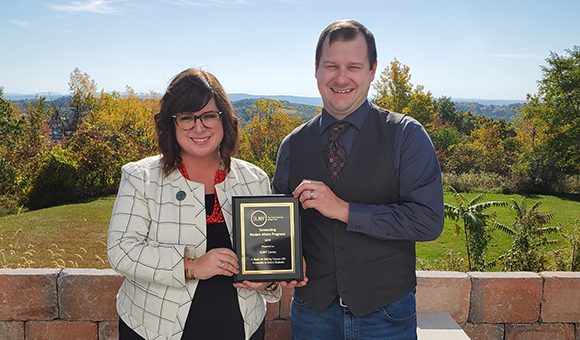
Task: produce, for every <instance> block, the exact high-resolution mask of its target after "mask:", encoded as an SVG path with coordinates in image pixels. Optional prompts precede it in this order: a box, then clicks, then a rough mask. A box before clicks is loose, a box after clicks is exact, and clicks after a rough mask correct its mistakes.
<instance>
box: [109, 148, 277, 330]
mask: <svg viewBox="0 0 580 340" xmlns="http://www.w3.org/2000/svg"><path fill="white" fill-rule="evenodd" d="M162 170H163V164H162V162H161V156H155V157H150V158H145V159H143V160H140V161H138V162H134V163H129V164H126V165H125V166H123V174H122V178H121V184H120V186H119V192H118V195H117V200H116V202H115V206H114V208H113V214H112V217H111V223H110V226H109V236H108V246H107V253H108V257H109V262H110V264H111V266H112V267H113V269H115V270H116V271H117V272H119V273H121V274H122V275H124V276H125V277H126V278H125V281H124V282H123V284H122V286H121V289H120V290H119V294H118V296H117V311H118V312H119V316H120V317H121V319H122V320H123V321H124V322H125V323H126V324H127V325H128V326H129V327H131V328H132V329H134V330H135V331H136V332H137V333H138V334H139V335H141V336H142V337H143V338H145V339H180V338H181V334H182V333H183V328H184V327H185V320H186V319H187V314H188V312H189V308H190V305H191V301H192V299H193V296H194V294H195V289H196V287H197V284H198V282H199V280H190V281H186V280H185V273H184V263H183V261H184V259H183V258H184V256H188V257H191V258H198V257H200V256H201V255H203V254H204V253H205V252H206V237H207V234H206V220H205V219H206V217H205V190H204V185H203V184H200V183H196V182H191V181H188V180H186V179H185V178H184V177H183V176H182V175H181V173H180V172H179V170H175V171H174V172H173V173H171V174H170V175H169V176H167V177H165V176H164V175H163V171H162ZM178 192H179V193H180V194H179V195H178ZM183 193H185V198H183ZM269 193H270V182H269V179H268V176H267V175H266V173H265V172H264V171H262V170H261V169H260V168H258V167H256V166H255V165H252V164H250V163H248V162H245V161H242V160H239V159H234V158H232V163H231V170H230V172H229V173H228V174H227V176H226V179H225V180H224V181H223V182H222V183H220V184H218V185H216V194H217V196H218V200H219V202H220V205H221V208H222V212H223V215H224V219H225V222H226V225H227V227H228V230H229V232H230V238H232V236H233V234H232V202H231V197H232V196H235V195H262V194H269ZM177 196H180V197H179V198H180V199H181V200H180V199H178V198H177ZM237 290H238V301H239V305H240V312H241V314H242V317H243V319H244V329H245V333H246V339H249V338H250V336H251V335H252V334H253V333H254V332H255V331H256V329H257V328H258V327H259V326H260V324H261V322H262V320H263V318H264V315H265V314H266V303H265V301H266V300H267V301H268V302H276V301H278V300H279V299H280V295H281V290H280V289H278V290H277V291H274V292H272V293H270V292H266V291H262V292H260V293H258V292H256V291H250V290H247V289H241V288H237Z"/></svg>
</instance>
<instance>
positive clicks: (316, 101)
mask: <svg viewBox="0 0 580 340" xmlns="http://www.w3.org/2000/svg"><path fill="white" fill-rule="evenodd" d="M228 98H229V99H230V100H231V101H232V102H234V101H238V100H244V99H253V100H256V99H260V98H268V99H274V100H279V101H281V102H289V103H298V104H304V105H313V106H322V99H321V98H320V97H299V96H284V95H275V96H272V95H253V94H247V93H228Z"/></svg>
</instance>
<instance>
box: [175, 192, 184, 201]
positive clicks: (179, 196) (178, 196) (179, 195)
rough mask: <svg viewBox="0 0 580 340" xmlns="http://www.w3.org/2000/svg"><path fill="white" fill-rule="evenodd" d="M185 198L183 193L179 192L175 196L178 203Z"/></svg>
mask: <svg viewBox="0 0 580 340" xmlns="http://www.w3.org/2000/svg"><path fill="white" fill-rule="evenodd" d="M185 196H186V194H185V191H183V190H179V191H178V192H177V194H176V195H175V198H177V200H178V201H183V200H184V199H185Z"/></svg>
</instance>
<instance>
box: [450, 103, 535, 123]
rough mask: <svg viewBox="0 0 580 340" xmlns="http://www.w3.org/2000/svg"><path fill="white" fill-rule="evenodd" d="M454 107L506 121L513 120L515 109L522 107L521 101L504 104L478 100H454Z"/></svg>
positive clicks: (458, 109) (515, 115) (515, 114)
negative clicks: (479, 101) (484, 102)
mask: <svg viewBox="0 0 580 340" xmlns="http://www.w3.org/2000/svg"><path fill="white" fill-rule="evenodd" d="M454 103H455V109H456V110H457V111H463V112H471V113H473V114H475V115H480V116H481V115H483V116H486V117H489V118H493V119H495V120H498V119H500V118H503V119H505V120H506V121H508V122H513V121H514V118H516V117H517V115H518V113H517V112H516V111H515V110H517V109H519V108H521V107H522V105H523V103H509V104H505V105H496V104H487V105H484V104H481V103H478V102H455V101H454Z"/></svg>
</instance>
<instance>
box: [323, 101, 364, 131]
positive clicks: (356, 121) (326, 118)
mask: <svg viewBox="0 0 580 340" xmlns="http://www.w3.org/2000/svg"><path fill="white" fill-rule="evenodd" d="M370 111H371V104H370V103H369V101H368V100H365V102H364V103H363V104H362V105H361V106H360V107H359V108H358V109H356V110H354V111H353V112H352V113H351V114H349V115H348V116H346V117H345V118H344V121H347V122H349V123H351V124H352V125H354V126H356V128H357V129H359V131H360V129H361V128H362V126H363V124H364V122H365V119H367V116H368V115H369V112H370ZM321 115H322V117H321V119H320V125H319V131H318V132H319V133H320V134H322V132H324V130H326V128H327V127H329V126H330V125H331V124H333V123H334V122H336V121H337V119H336V118H334V117H333V116H331V115H330V113H328V111H326V109H324V108H323V109H322V113H321Z"/></svg>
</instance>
